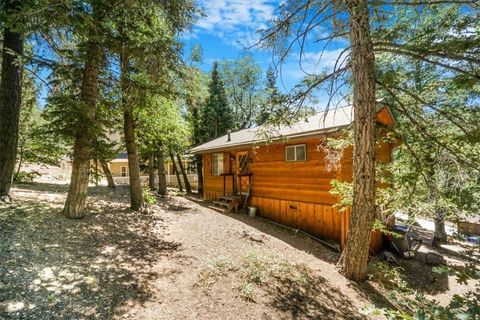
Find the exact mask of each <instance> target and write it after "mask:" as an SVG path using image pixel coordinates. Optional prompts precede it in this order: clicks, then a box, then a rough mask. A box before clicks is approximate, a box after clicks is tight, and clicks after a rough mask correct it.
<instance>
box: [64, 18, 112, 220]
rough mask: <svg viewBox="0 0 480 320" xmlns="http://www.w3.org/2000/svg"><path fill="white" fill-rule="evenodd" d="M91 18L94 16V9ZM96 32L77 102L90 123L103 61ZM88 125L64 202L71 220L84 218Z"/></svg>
mask: <svg viewBox="0 0 480 320" xmlns="http://www.w3.org/2000/svg"><path fill="white" fill-rule="evenodd" d="M93 10H94V12H93V13H92V14H93V15H95V14H96V12H95V9H93ZM96 36H97V30H96V28H95V27H92V30H91V31H90V39H89V41H88V42H87V44H86V55H85V65H84V67H83V72H82V84H81V91H80V99H81V101H82V102H83V103H84V104H85V107H86V108H85V110H86V111H85V112H86V117H87V119H89V121H90V122H91V123H93V122H94V121H95V115H96V113H97V99H98V91H99V88H98V75H99V72H100V65H101V59H102V50H101V46H100V43H99V42H98V40H97V39H96ZM91 123H90V124H89V123H84V126H83V127H80V128H78V129H77V133H76V136H75V142H74V146H73V162H72V175H71V178H70V186H69V188H68V195H67V200H66V201H65V207H64V208H63V214H64V215H65V216H66V217H68V218H71V219H78V218H82V217H83V208H84V206H85V200H86V198H87V189H88V180H89V176H90V157H91V141H90V138H89V136H90V130H91Z"/></svg>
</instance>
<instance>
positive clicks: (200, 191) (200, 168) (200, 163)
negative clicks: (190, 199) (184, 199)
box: [195, 154, 203, 196]
mask: <svg viewBox="0 0 480 320" xmlns="http://www.w3.org/2000/svg"><path fill="white" fill-rule="evenodd" d="M195 162H196V163H197V177H198V188H197V193H198V194H199V195H201V196H203V156H202V155H201V154H197V155H195Z"/></svg>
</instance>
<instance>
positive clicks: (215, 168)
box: [212, 153, 223, 176]
mask: <svg viewBox="0 0 480 320" xmlns="http://www.w3.org/2000/svg"><path fill="white" fill-rule="evenodd" d="M222 173H223V153H214V154H213V155H212V176H219V175H221V174H222Z"/></svg>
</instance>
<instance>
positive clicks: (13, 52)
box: [0, 0, 24, 201]
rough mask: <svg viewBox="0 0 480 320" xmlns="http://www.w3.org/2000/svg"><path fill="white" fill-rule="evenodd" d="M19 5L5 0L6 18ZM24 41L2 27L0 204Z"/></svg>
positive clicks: (9, 170) (16, 117)
mask: <svg viewBox="0 0 480 320" xmlns="http://www.w3.org/2000/svg"><path fill="white" fill-rule="evenodd" d="M21 3H22V1H21V0H6V1H5V2H4V4H3V6H4V7H3V9H4V14H5V16H6V17H8V16H11V15H13V14H15V13H16V11H18V10H19V8H20V6H21ZM23 42H24V36H23V33H21V32H18V31H14V30H12V29H11V28H10V27H9V26H8V25H6V26H4V29H3V51H2V67H1V80H0V150H1V152H0V201H2V200H6V199H10V195H9V194H10V188H11V186H12V179H13V171H14V169H15V160H16V156H17V143H18V129H19V123H20V106H21V103H22V77H23V66H22V64H21V63H18V61H17V59H18V56H23Z"/></svg>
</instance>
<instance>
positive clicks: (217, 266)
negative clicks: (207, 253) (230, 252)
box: [198, 256, 235, 287]
mask: <svg viewBox="0 0 480 320" xmlns="http://www.w3.org/2000/svg"><path fill="white" fill-rule="evenodd" d="M231 270H235V268H234V267H233V265H232V263H231V262H230V261H229V260H228V259H227V258H225V257H222V256H220V257H216V258H214V259H212V260H211V261H209V262H208V263H207V264H206V265H205V266H204V267H203V268H202V270H201V271H200V274H199V275H198V282H199V284H201V285H202V286H203V287H210V286H211V285H213V284H215V283H216V282H217V280H218V278H220V277H221V276H225V275H226V274H227V272H228V271H231Z"/></svg>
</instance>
